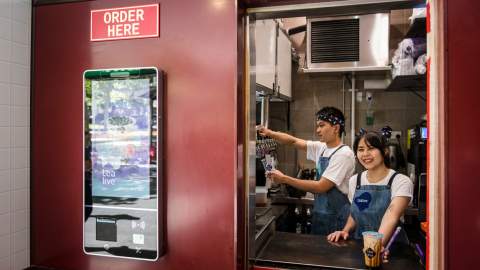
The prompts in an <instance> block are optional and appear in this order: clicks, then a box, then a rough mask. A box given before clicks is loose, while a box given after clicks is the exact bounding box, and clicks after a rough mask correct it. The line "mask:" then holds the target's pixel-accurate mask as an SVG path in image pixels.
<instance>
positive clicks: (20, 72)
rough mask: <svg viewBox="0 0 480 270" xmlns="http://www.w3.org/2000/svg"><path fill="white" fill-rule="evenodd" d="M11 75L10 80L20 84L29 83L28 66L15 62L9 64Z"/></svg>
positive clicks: (26, 84)
mask: <svg viewBox="0 0 480 270" xmlns="http://www.w3.org/2000/svg"><path fill="white" fill-rule="evenodd" d="M10 71H11V77H10V82H11V83H14V84H18V85H22V86H27V87H28V86H29V85H30V68H29V67H28V66H22V65H17V64H11V65H10Z"/></svg>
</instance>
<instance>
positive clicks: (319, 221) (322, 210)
mask: <svg viewBox="0 0 480 270" xmlns="http://www.w3.org/2000/svg"><path fill="white" fill-rule="evenodd" d="M344 146H345V145H342V146H340V147H338V148H337V149H336V150H335V151H334V152H333V153H332V154H331V155H330V156H329V157H324V156H323V153H322V155H321V156H320V158H319V159H318V162H317V177H316V180H317V181H318V180H320V179H321V177H322V174H323V172H325V170H326V169H327V167H328V164H329V163H330V158H332V156H333V155H334V154H335V153H336V152H337V151H338V150H340V148H342V147H344ZM349 210H350V205H349V201H348V197H347V196H346V195H345V194H343V193H342V192H341V191H340V190H339V189H338V188H337V187H336V186H335V187H333V188H331V189H330V190H329V191H327V192H325V193H319V194H315V202H314V204H313V211H312V234H319V235H328V234H330V233H332V232H334V231H337V230H341V229H343V226H345V223H346V221H347V218H348V215H349V214H350V211H349Z"/></svg>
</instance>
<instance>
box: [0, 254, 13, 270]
mask: <svg viewBox="0 0 480 270" xmlns="http://www.w3.org/2000/svg"><path fill="white" fill-rule="evenodd" d="M0 269H2V270H11V269H12V268H10V256H8V257H4V258H0Z"/></svg>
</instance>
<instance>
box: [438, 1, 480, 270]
mask: <svg viewBox="0 0 480 270" xmlns="http://www.w3.org/2000/svg"><path fill="white" fill-rule="evenodd" d="M445 3H446V24H445V27H446V40H447V42H446V47H447V52H446V55H447V56H446V79H447V85H446V87H447V89H446V90H447V96H446V108H447V111H446V115H447V123H446V133H447V141H446V147H447V148H446V150H445V152H446V156H447V157H446V158H447V160H446V162H447V168H446V169H447V173H446V181H447V183H446V197H447V198H446V199H447V203H446V211H447V218H446V221H447V224H446V242H445V244H446V254H445V258H446V269H478V268H479V266H478V244H479V243H480V208H479V207H478V202H477V200H476V199H477V198H478V192H479V190H480V181H479V179H480V171H479V170H478V167H479V166H478V165H479V164H480V161H479V158H478V153H479V152H480V143H479V140H478V137H479V136H478V134H479V132H480V126H479V125H478V124H477V119H478V116H479V115H480V106H478V100H479V97H480V92H479V87H478V70H479V69H478V64H479V62H480V57H479V54H478V48H479V45H480V31H479V20H478V14H479V13H480V3H479V2H476V1H467V0H458V1H457V0H456V1H452V0H448V1H445Z"/></svg>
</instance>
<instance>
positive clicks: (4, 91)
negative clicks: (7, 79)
mask: <svg viewBox="0 0 480 270" xmlns="http://www.w3.org/2000/svg"><path fill="white" fill-rule="evenodd" d="M9 104H10V85H9V84H6V83H0V105H9ZM0 117H1V116H0Z"/></svg>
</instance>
